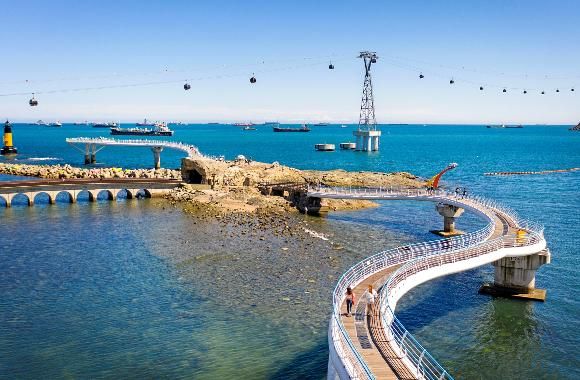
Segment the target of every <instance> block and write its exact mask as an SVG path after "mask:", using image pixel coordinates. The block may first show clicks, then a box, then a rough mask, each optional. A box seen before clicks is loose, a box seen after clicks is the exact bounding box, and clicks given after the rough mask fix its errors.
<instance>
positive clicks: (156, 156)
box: [151, 146, 163, 169]
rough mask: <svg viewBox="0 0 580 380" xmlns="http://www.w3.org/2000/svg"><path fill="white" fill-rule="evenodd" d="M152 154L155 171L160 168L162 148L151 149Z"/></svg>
mask: <svg viewBox="0 0 580 380" xmlns="http://www.w3.org/2000/svg"><path fill="white" fill-rule="evenodd" d="M151 151H152V152H153V163H154V165H155V169H159V168H161V152H162V151H163V147H162V146H154V147H152V148H151Z"/></svg>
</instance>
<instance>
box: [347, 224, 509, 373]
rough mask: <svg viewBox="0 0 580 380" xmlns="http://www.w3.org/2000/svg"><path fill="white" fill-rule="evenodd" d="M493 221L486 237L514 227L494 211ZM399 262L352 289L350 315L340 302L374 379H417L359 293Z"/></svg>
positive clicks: (382, 278) (379, 282) (376, 284)
mask: <svg viewBox="0 0 580 380" xmlns="http://www.w3.org/2000/svg"><path fill="white" fill-rule="evenodd" d="M494 222H495V229H494V231H493V233H492V235H491V237H490V238H489V240H491V239H495V238H498V237H500V236H504V235H515V232H516V229H515V228H513V227H510V226H509V225H508V223H507V222H506V220H505V219H504V218H503V217H502V216H500V215H498V214H495V213H494ZM400 266H401V265H398V266H393V267H390V268H387V269H385V270H383V271H381V272H378V273H376V274H374V275H372V276H370V277H368V278H366V279H365V280H364V281H363V282H361V283H360V284H359V285H358V286H356V287H355V288H354V289H353V291H354V293H355V297H356V309H355V313H356V314H354V315H353V316H352V317H346V302H343V305H342V311H343V314H342V323H343V324H344V327H345V329H346V331H347V332H348V334H349V336H350V338H351V340H352V342H353V343H354V345H355V347H356V349H357V351H358V352H359V354H360V355H361V356H362V357H363V359H364V360H365V362H366V364H367V365H368V367H369V368H370V370H371V371H372V373H373V374H374V375H375V377H376V378H377V379H387V380H391V379H405V380H406V379H417V376H415V375H414V374H413V373H412V372H411V370H410V369H409V368H408V367H407V366H406V365H405V364H404V363H403V361H402V360H401V359H400V358H399V357H398V356H397V355H396V353H395V352H394V350H393V349H392V348H391V346H390V345H389V343H388V342H387V340H386V336H385V332H384V330H383V328H382V325H381V321H380V315H376V316H374V315H373V316H370V317H368V318H367V317H366V314H365V306H366V305H365V304H364V300H363V295H364V293H365V291H366V290H367V288H368V285H373V287H374V288H375V289H379V288H380V287H381V286H383V285H384V284H385V283H386V281H387V280H388V278H389V276H390V275H391V274H392V273H393V272H394V271H396V270H397V269H398V268H399V267H400Z"/></svg>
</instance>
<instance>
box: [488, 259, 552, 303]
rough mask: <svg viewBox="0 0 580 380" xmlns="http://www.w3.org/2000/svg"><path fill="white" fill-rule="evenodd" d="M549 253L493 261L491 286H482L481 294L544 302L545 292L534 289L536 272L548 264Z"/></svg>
mask: <svg viewBox="0 0 580 380" xmlns="http://www.w3.org/2000/svg"><path fill="white" fill-rule="evenodd" d="M550 258H551V255H550V251H549V250H548V249H544V250H543V251H541V252H538V253H536V254H533V255H529V256H520V257H504V258H503V259H501V260H498V261H494V262H493V263H492V265H493V266H494V267H495V273H494V278H493V284H486V285H483V286H482V287H481V289H480V292H481V293H487V294H491V295H495V296H507V297H512V298H522V299H530V300H536V301H545V300H546V290H545V289H536V271H537V270H538V268H539V267H541V266H542V265H544V264H549V263H550Z"/></svg>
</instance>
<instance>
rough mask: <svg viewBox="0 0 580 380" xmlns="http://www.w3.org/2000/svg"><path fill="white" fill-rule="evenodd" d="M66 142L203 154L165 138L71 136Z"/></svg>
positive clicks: (188, 145) (194, 154) (190, 146)
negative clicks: (141, 147)
mask: <svg viewBox="0 0 580 380" xmlns="http://www.w3.org/2000/svg"><path fill="white" fill-rule="evenodd" d="M66 142H67V143H69V144H74V143H82V144H99V145H122V146H163V147H167V148H172V149H177V150H181V151H184V152H185V153H187V155H188V156H189V157H193V156H203V155H202V154H201V152H200V151H199V149H198V148H197V147H196V146H194V145H190V144H184V143H181V142H174V141H165V140H146V139H113V138H108V137H98V138H95V137H72V138H67V139H66Z"/></svg>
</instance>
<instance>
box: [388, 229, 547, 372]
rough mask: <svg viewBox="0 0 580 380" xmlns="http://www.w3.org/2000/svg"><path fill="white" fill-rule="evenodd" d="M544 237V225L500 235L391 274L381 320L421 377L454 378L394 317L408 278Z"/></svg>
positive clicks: (408, 362)
mask: <svg viewBox="0 0 580 380" xmlns="http://www.w3.org/2000/svg"><path fill="white" fill-rule="evenodd" d="M543 239H544V238H543V230H542V229H541V227H540V229H539V230H527V231H526V236H517V235H515V236H514V235H509V236H500V237H498V238H495V239H493V240H490V241H486V242H483V243H480V244H477V245H475V246H472V247H468V248H464V249H460V250H456V251H452V252H446V253H439V254H435V255H431V256H427V257H424V258H418V259H416V260H412V261H409V262H408V263H407V264H405V265H403V266H402V267H401V268H399V269H398V270H397V271H396V272H395V273H394V274H392V275H391V276H390V277H389V280H388V281H387V283H386V285H385V286H383V288H382V289H381V293H380V309H381V322H382V325H383V328H384V329H385V332H386V336H387V339H390V340H391V343H392V344H391V346H393V345H394V346H395V347H396V348H397V351H398V354H399V355H400V356H401V357H402V358H404V360H405V362H406V363H407V364H409V365H410V366H412V368H413V369H414V372H415V375H417V377H418V378H421V379H434V380H435V379H446V378H451V376H450V375H449V374H448V373H447V371H446V370H445V369H444V368H443V367H442V366H441V365H440V364H439V363H438V362H437V361H436V360H435V359H434V358H433V357H432V356H431V354H429V352H428V351H427V350H426V349H425V348H424V347H423V346H422V345H421V344H420V343H419V342H418V341H417V340H416V339H415V338H414V337H413V335H412V334H411V333H409V331H408V330H407V329H406V328H405V326H403V324H402V323H401V321H400V320H399V319H398V318H397V317H396V316H395V306H396V303H397V301H398V299H400V298H401V297H402V296H403V294H404V293H405V292H406V291H407V290H409V289H410V288H411V287H412V286H409V285H408V284H406V281H409V279H410V278H411V277H413V276H417V275H420V274H421V272H424V271H427V270H429V269H433V268H436V267H441V266H443V265H447V264H454V263H458V262H461V261H465V260H469V259H474V258H476V257H479V256H483V255H487V254H492V253H494V252H497V251H499V250H500V249H502V248H516V247H524V246H530V245H535V244H539V243H541V242H542V240H543ZM420 282H421V281H419V283H420ZM406 285H407V286H406ZM409 365H408V366H409Z"/></svg>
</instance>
